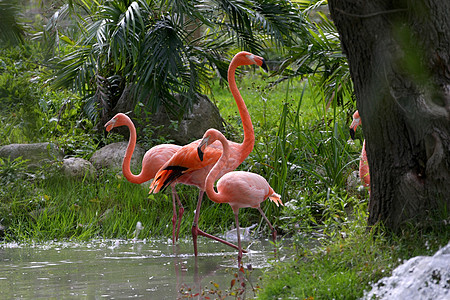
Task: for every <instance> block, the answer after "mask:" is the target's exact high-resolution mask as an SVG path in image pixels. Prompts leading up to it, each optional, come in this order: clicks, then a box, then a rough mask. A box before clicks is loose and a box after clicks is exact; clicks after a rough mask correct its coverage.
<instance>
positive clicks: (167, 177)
mask: <svg viewBox="0 0 450 300" xmlns="http://www.w3.org/2000/svg"><path fill="white" fill-rule="evenodd" d="M186 170H187V168H186V167H181V166H168V167H166V168H165V169H164V170H161V171H159V172H158V173H157V174H156V176H155V179H154V180H153V182H152V185H151V186H150V193H158V192H160V191H164V190H165V189H166V188H167V187H168V186H170V185H171V184H172V183H173V182H174V181H175V180H177V179H178V178H179V177H180V176H181V175H183V174H184V171H186Z"/></svg>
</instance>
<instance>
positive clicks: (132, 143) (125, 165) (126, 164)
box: [122, 118, 142, 183]
mask: <svg viewBox="0 0 450 300" xmlns="http://www.w3.org/2000/svg"><path fill="white" fill-rule="evenodd" d="M124 125H125V126H127V127H128V129H129V130H130V139H129V141H128V145H127V150H126V151H125V156H124V158H123V162H122V173H123V176H125V178H126V179H127V180H128V181H129V182H131V183H142V179H141V174H142V171H141V173H140V174H139V175H134V174H133V173H131V168H130V165H131V157H132V156H133V152H134V148H135V147H136V128H135V127H134V124H133V122H132V121H131V120H130V119H128V118H127V119H126V122H125V124H124Z"/></svg>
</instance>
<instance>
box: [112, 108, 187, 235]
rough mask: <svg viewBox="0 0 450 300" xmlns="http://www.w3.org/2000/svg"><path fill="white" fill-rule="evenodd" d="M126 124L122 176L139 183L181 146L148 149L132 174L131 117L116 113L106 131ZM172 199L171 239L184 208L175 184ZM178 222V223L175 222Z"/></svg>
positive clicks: (164, 145)
mask: <svg viewBox="0 0 450 300" xmlns="http://www.w3.org/2000/svg"><path fill="white" fill-rule="evenodd" d="M119 126H127V127H128V129H129V130H130V140H129V141H128V146H127V150H126V151H125V157H124V158H123V162H122V173H123V175H124V177H125V178H126V179H127V180H128V181H129V182H132V183H136V184H141V183H144V182H146V181H149V180H151V179H153V178H154V177H155V175H156V173H157V172H158V170H159V169H160V168H161V167H162V166H163V165H164V164H165V163H166V162H167V161H168V160H169V159H170V158H171V157H172V156H173V155H174V154H175V153H176V152H177V151H178V150H179V149H180V148H181V146H178V145H174V144H161V145H157V146H154V147H153V148H151V149H149V150H148V151H147V152H146V153H145V154H144V157H143V159H142V169H141V172H140V173H139V174H138V175H134V174H133V173H132V172H131V170H130V163H131V157H132V155H133V152H134V149H135V147H136V128H135V126H134V124H133V121H131V119H130V118H129V117H128V116H127V115H125V114H123V113H118V114H116V115H115V116H114V117H113V118H112V119H111V120H109V121H108V122H107V123H106V124H105V127H106V131H107V132H109V131H111V130H112V129H113V128H115V127H119ZM172 200H173V217H172V224H173V230H172V240H173V242H174V243H175V240H178V234H179V232H180V224H181V219H182V217H183V213H184V208H183V205H182V204H181V201H180V199H179V197H178V194H177V192H176V190H175V184H174V185H172ZM175 202H177V203H178V205H179V207H180V209H179V211H178V216H177V212H176V203H175ZM177 222H178V225H176V223H177Z"/></svg>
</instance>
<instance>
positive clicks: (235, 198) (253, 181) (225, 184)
mask: <svg viewBox="0 0 450 300" xmlns="http://www.w3.org/2000/svg"><path fill="white" fill-rule="evenodd" d="M216 140H218V141H220V143H221V144H222V147H223V152H222V155H221V156H220V159H219V161H217V162H216V164H215V165H214V167H213V168H212V169H211V171H210V172H209V173H208V176H207V177H206V183H205V185H206V194H207V195H208V197H209V199H211V200H212V201H214V202H217V203H228V204H230V206H231V208H232V209H233V213H234V218H235V221H236V232H237V240H238V248H239V254H238V266H240V265H241V259H242V247H241V236H240V234H239V217H238V214H239V208H244V207H253V208H256V209H258V211H259V212H260V213H261V215H262V216H263V218H264V220H266V222H267V224H268V225H269V227H270V229H271V230H272V238H273V242H274V243H275V241H276V238H277V232H276V230H275V229H274V228H273V226H272V224H271V223H270V222H269V220H268V219H267V217H266V215H265V214H264V212H263V210H262V209H261V206H260V204H261V202H263V201H264V200H266V199H267V198H269V199H270V200H272V201H273V202H275V204H276V205H277V206H278V205H279V204H281V205H283V203H282V202H281V199H280V195H278V194H277V193H275V191H274V190H273V189H272V188H271V187H270V185H269V183H268V182H267V180H266V179H265V178H264V177H262V176H260V175H258V174H255V173H251V172H244V171H233V172H228V173H226V174H225V175H223V176H222V177H220V173H221V171H222V169H223V168H225V167H226V166H227V160H228V159H229V157H230V145H229V142H228V140H227V139H226V138H225V136H224V135H223V134H222V133H221V132H220V131H218V130H216V129H208V130H207V131H206V132H205V134H204V135H203V139H202V141H201V142H200V143H199V144H198V148H197V149H198V156H199V158H200V160H202V159H203V157H205V156H206V155H207V153H205V152H204V150H202V148H206V147H207V146H208V143H213V142H215V141H216ZM219 177H220V179H219V181H218V182H217V192H216V191H215V190H214V182H215V181H216V179H217V178H219Z"/></svg>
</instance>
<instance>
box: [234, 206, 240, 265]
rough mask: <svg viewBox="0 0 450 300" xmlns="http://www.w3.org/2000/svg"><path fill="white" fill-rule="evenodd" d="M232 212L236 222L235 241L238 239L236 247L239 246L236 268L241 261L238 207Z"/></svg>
mask: <svg viewBox="0 0 450 300" xmlns="http://www.w3.org/2000/svg"><path fill="white" fill-rule="evenodd" d="M233 212H234V220H235V222H236V233H237V241H238V248H239V253H238V268H239V267H240V266H241V261H242V247H241V234H240V233H239V217H238V215H239V208H237V209H236V210H234V209H233Z"/></svg>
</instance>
